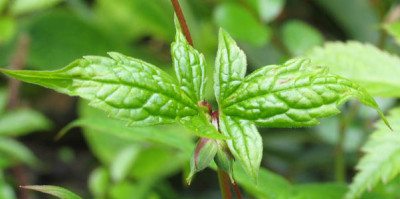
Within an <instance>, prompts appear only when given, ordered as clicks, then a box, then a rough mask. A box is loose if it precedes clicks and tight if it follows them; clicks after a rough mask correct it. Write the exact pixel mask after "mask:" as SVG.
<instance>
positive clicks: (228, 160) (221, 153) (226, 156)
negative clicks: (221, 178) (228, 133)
mask: <svg viewBox="0 0 400 199" xmlns="http://www.w3.org/2000/svg"><path fill="white" fill-rule="evenodd" d="M217 144H218V151H217V154H216V155H215V158H214V161H215V163H216V164H217V166H218V168H220V169H221V170H223V171H225V172H226V173H228V175H229V178H230V179H231V182H232V183H235V180H234V178H233V160H234V159H233V155H232V153H231V152H230V151H229V148H228V145H227V144H226V142H225V141H224V140H217Z"/></svg>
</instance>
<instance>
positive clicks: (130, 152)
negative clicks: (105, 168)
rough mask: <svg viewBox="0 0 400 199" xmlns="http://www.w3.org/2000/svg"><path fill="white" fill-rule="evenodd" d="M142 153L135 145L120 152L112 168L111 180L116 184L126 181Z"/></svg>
mask: <svg viewBox="0 0 400 199" xmlns="http://www.w3.org/2000/svg"><path fill="white" fill-rule="evenodd" d="M139 152H140V146H137V145H133V146H130V147H127V148H125V149H123V150H121V151H120V152H119V154H118V155H117V156H116V157H115V159H114V160H113V163H112V164H111V167H110V174H111V178H112V179H113V181H114V182H121V181H122V180H124V179H125V178H126V177H127V175H128V174H129V172H130V171H131V169H132V166H133V165H134V164H135V162H136V159H137V156H138V154H139Z"/></svg>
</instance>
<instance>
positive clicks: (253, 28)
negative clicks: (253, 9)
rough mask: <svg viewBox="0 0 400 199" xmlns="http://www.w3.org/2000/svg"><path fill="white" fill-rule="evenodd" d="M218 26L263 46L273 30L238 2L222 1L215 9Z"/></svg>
mask: <svg viewBox="0 0 400 199" xmlns="http://www.w3.org/2000/svg"><path fill="white" fill-rule="evenodd" d="M214 20H215V22H216V23H217V24H218V26H220V27H222V28H224V29H226V30H227V31H228V32H229V33H230V34H232V36H233V37H234V38H235V39H238V40H241V41H246V42H248V43H250V44H253V45H257V46H261V45H263V44H266V43H267V42H268V41H269V39H270V37H271V30H270V29H269V28H268V27H267V26H264V25H262V24H261V23H260V22H258V21H257V19H256V18H255V17H254V16H253V15H252V14H251V13H250V11H248V10H246V8H244V7H243V6H240V5H239V4H236V3H221V4H220V5H219V6H218V7H217V8H216V9H215V11H214Z"/></svg>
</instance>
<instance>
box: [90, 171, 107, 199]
mask: <svg viewBox="0 0 400 199" xmlns="http://www.w3.org/2000/svg"><path fill="white" fill-rule="evenodd" d="M109 186H110V174H109V172H108V171H107V169H106V168H103V167H99V168H96V169H95V170H93V171H92V173H91V174H90V176H89V180H88V187H89V190H90V192H91V194H93V195H94V196H95V197H96V198H104V197H105V196H106V193H107V191H108V187H109Z"/></svg>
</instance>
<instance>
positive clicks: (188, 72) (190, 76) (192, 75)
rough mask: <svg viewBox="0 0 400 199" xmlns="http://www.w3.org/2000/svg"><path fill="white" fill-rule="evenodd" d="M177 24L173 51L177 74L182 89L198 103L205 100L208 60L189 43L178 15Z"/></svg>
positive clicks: (172, 46)
mask: <svg viewBox="0 0 400 199" xmlns="http://www.w3.org/2000/svg"><path fill="white" fill-rule="evenodd" d="M175 26H176V36H175V42H174V43H172V45H171V51H172V58H173V62H174V67H175V72H176V76H177V78H178V80H179V85H180V87H181V89H182V90H183V91H184V92H185V93H186V94H187V95H188V96H189V97H190V98H191V99H192V100H193V102H194V103H197V102H198V101H203V100H204V92H205V68H206V60H205V58H204V55H203V54H201V53H199V52H198V51H197V50H196V49H194V48H193V47H192V46H191V45H189V43H188V42H187V40H186V38H185V36H184V35H183V33H182V29H181V27H180V25H179V21H178V19H177V18H176V17H175Z"/></svg>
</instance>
